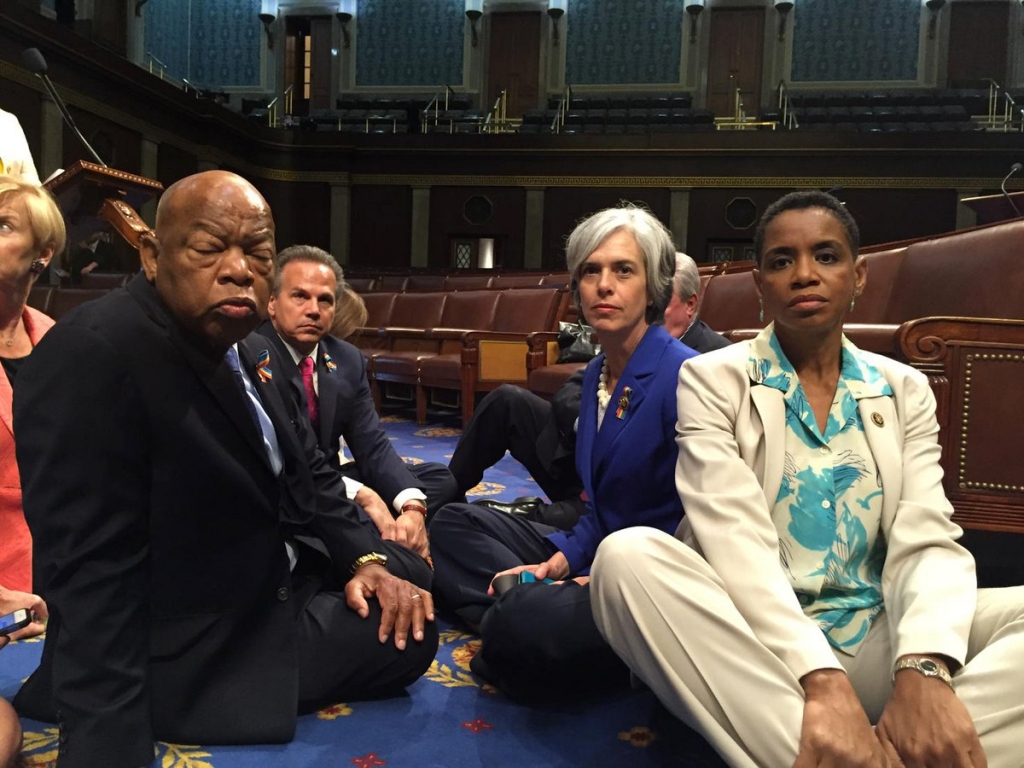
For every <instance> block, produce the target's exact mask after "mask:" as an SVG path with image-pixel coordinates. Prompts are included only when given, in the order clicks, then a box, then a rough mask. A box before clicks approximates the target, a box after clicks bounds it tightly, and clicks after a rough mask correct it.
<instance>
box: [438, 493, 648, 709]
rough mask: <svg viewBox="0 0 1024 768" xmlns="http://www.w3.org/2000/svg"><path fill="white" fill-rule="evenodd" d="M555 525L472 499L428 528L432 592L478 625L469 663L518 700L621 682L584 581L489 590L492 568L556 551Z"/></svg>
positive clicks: (623, 677)
mask: <svg viewBox="0 0 1024 768" xmlns="http://www.w3.org/2000/svg"><path fill="white" fill-rule="evenodd" d="M556 530H557V529H556V528H554V527H552V526H548V525H542V524H539V523H532V522H529V521H527V520H522V519H521V518H518V517H515V516H512V515H506V514H504V513H501V512H494V511H492V510H489V509H485V508H483V507H477V506H475V505H472V504H449V505H448V506H446V507H444V508H443V509H442V510H441V511H440V512H438V513H437V516H436V517H435V519H434V522H433V524H432V526H431V553H432V556H433V558H434V568H435V575H434V591H435V594H437V595H438V597H439V598H440V599H441V601H442V602H443V604H444V606H445V607H447V608H450V609H451V610H453V611H454V612H455V614H456V615H457V616H458V617H459V618H460V619H462V620H463V621H465V622H467V623H468V624H470V625H472V626H479V629H480V636H481V638H482V639H483V646H482V648H481V650H480V652H479V653H477V655H476V656H475V657H474V658H473V661H472V662H471V668H472V670H473V671H474V672H476V673H477V674H479V675H480V676H481V677H483V678H485V679H486V680H488V681H489V682H491V683H493V684H494V685H497V686H498V687H499V688H501V689H502V690H503V691H505V693H507V694H508V695H509V696H512V697H514V698H517V699H522V700H538V699H544V700H551V699H552V698H571V697H575V696H579V695H580V694H582V693H585V692H586V693H593V692H597V691H603V690H611V689H615V688H619V687H624V686H626V685H628V684H629V670H628V669H627V667H626V665H625V664H624V663H623V662H622V661H621V660H620V659H619V658H618V656H616V655H615V652H614V651H613V650H612V649H611V647H610V646H609V645H608V644H607V643H606V642H605V641H604V638H603V637H601V634H600V632H598V629H597V625H596V624H595V623H594V618H593V615H592V614H591V608H590V586H589V585H585V586H581V585H579V584H577V583H576V582H574V581H571V580H569V581H566V582H565V583H564V584H558V585H547V584H520V585H518V586H516V587H513V588H512V589H511V590H509V591H508V592H506V593H505V594H504V595H502V596H500V597H497V598H495V597H492V596H489V595H488V594H487V589H488V587H489V585H490V582H491V579H492V578H493V577H494V574H495V573H497V572H498V571H502V570H505V569H508V568H514V567H515V566H517V565H526V564H533V563H541V562H543V561H545V560H547V559H548V558H549V557H551V555H553V554H554V553H555V551H556V549H555V546H554V545H553V544H552V543H551V542H550V541H549V540H548V539H547V538H546V536H547V535H548V534H550V533H554V532H555V531H556Z"/></svg>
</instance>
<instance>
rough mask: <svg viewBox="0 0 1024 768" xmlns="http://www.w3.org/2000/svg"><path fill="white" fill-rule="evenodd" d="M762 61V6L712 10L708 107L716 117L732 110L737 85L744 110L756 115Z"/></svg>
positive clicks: (724, 115) (725, 114)
mask: <svg viewBox="0 0 1024 768" xmlns="http://www.w3.org/2000/svg"><path fill="white" fill-rule="evenodd" d="M763 61H764V8H714V9H712V10H711V56H710V60H709V63H708V109H710V110H712V111H714V113H715V116H716V117H726V116H728V115H732V114H734V113H735V110H736V107H735V104H736V89H737V88H739V89H740V96H741V97H742V99H743V109H744V111H745V113H746V114H747V115H751V116H754V115H757V114H758V112H759V110H760V108H761V67H762V62H763Z"/></svg>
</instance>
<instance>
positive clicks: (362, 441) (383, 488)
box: [258, 321, 424, 508]
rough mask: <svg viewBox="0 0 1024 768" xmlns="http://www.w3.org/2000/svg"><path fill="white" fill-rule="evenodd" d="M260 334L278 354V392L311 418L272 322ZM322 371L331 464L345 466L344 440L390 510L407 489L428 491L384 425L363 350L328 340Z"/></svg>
mask: <svg viewBox="0 0 1024 768" xmlns="http://www.w3.org/2000/svg"><path fill="white" fill-rule="evenodd" d="M258 332H259V333H260V334H262V335H263V336H264V337H265V338H266V339H267V341H269V342H270V345H271V348H272V349H273V350H275V352H276V356H277V363H276V366H275V376H274V383H275V384H277V386H278V391H279V392H280V393H281V395H282V397H284V398H286V399H291V400H292V401H293V402H295V403H296V404H298V405H299V407H301V409H302V412H303V413H308V411H307V410H306V408H307V406H306V390H305V387H304V386H303V383H302V374H301V373H299V369H298V366H296V365H295V362H294V361H293V360H292V356H291V353H290V352H289V350H288V347H287V346H286V345H285V343H284V341H283V340H282V339H281V337H280V336H279V335H278V333H277V331H276V330H274V326H273V325H271V323H270V321H267V322H265V323H263V325H262V326H260V328H259V331H258ZM316 370H317V383H318V387H319V393H318V400H319V403H320V429H319V434H318V435H317V443H318V444H319V447H320V450H321V451H322V452H323V453H324V455H325V456H326V457H327V459H328V461H330V462H331V463H332V464H333V465H334V466H335V467H338V466H339V461H338V440H339V438H341V437H344V438H345V443H346V444H347V445H348V447H349V450H350V451H351V452H352V458H353V459H354V460H355V464H356V467H358V470H359V479H360V480H361V481H362V482H364V483H366V484H367V485H369V486H370V487H371V488H373V490H375V491H376V492H377V493H379V494H380V496H381V498H383V499H384V502H385V503H386V504H387V505H388V508H390V507H391V503H392V502H393V501H394V499H395V496H397V495H398V494H399V493H401V492H402V491H404V490H405V489H406V488H419V489H420V490H424V488H423V483H422V482H420V481H419V480H417V478H416V477H415V476H414V475H413V473H412V472H410V471H409V468H408V467H407V466H406V465H405V462H403V461H402V459H401V457H399V455H398V454H397V453H396V452H395V449H394V448H393V447H392V445H391V441H390V440H388V436H387V433H385V432H384V429H383V428H382V427H381V425H380V419H379V417H378V416H377V410H376V408H374V405H373V396H372V395H371V394H370V384H369V381H368V380H367V378H366V361H365V360H364V359H363V356H362V354H360V352H359V350H358V349H357V348H356V347H354V346H353V345H351V344H349V343H348V342H346V341H341V340H340V339H336V338H335V337H333V336H330V335H328V336H325V337H324V338H323V339H321V340H320V345H319V347H318V348H317V360H316ZM341 471H342V473H343V474H344V472H345V468H344V467H341Z"/></svg>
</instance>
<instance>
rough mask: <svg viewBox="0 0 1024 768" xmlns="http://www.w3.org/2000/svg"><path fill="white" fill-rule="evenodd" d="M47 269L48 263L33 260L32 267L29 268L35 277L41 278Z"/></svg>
mask: <svg viewBox="0 0 1024 768" xmlns="http://www.w3.org/2000/svg"><path fill="white" fill-rule="evenodd" d="M44 269H46V262H45V261H43V260H42V259H32V266H30V267H29V268H28V271H29V272H31V273H32V274H33V275H36V276H39V275H41V274H43V270H44Z"/></svg>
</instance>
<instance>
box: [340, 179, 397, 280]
mask: <svg viewBox="0 0 1024 768" xmlns="http://www.w3.org/2000/svg"><path fill="white" fill-rule="evenodd" d="M351 221H352V235H351V239H350V241H349V242H350V243H351V246H350V248H349V266H350V267H351V268H353V269H357V268H358V269H360V270H362V271H363V272H369V273H374V272H376V271H399V270H403V269H404V270H407V269H409V263H410V261H411V256H410V254H411V250H410V249H411V246H412V189H411V188H409V187H373V186H354V187H352V215H351Z"/></svg>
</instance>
